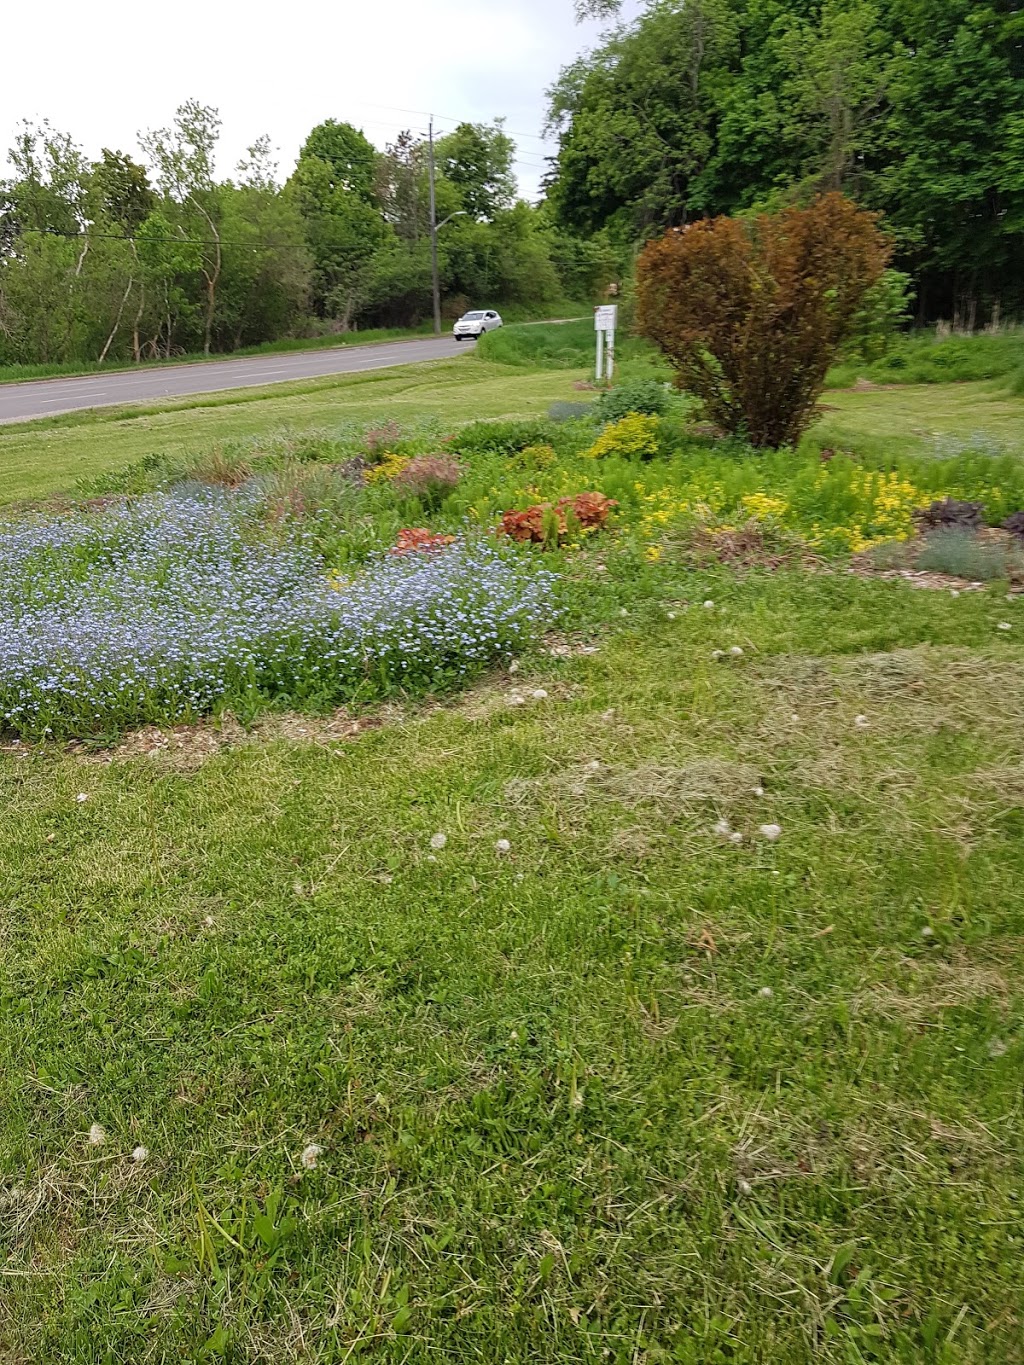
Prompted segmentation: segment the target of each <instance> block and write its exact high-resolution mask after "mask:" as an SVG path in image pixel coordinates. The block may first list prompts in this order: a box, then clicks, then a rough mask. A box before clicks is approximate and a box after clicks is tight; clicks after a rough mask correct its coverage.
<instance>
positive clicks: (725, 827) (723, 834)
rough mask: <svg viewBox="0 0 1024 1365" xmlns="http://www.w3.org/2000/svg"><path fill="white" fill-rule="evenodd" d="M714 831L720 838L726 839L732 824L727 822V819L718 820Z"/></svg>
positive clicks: (730, 831)
mask: <svg viewBox="0 0 1024 1365" xmlns="http://www.w3.org/2000/svg"><path fill="white" fill-rule="evenodd" d="M715 833H716V834H717V835H718V837H719V838H720V839H728V837H729V835H730V834H731V833H732V825H730V824H729V821H728V820H719V822H718V824H717V825H716V826H715Z"/></svg>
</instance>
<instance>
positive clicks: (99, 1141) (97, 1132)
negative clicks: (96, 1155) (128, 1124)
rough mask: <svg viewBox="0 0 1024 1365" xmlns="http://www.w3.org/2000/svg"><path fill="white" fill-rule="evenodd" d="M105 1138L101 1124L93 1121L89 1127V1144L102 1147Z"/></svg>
mask: <svg viewBox="0 0 1024 1365" xmlns="http://www.w3.org/2000/svg"><path fill="white" fill-rule="evenodd" d="M106 1140H107V1134H106V1131H105V1129H104V1128H103V1126H102V1124H99V1123H94V1124H93V1125H92V1127H91V1128H90V1129H89V1146H90V1147H102V1146H103V1144H104V1143H105V1142H106Z"/></svg>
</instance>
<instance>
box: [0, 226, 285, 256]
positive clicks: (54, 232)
mask: <svg viewBox="0 0 1024 1365" xmlns="http://www.w3.org/2000/svg"><path fill="white" fill-rule="evenodd" d="M29 235H31V236H34V237H68V238H71V239H72V240H79V239H81V238H82V237H89V238H97V239H103V240H104V241H108V242H136V243H137V242H142V243H146V242H171V243H173V244H174V245H175V246H243V247H251V248H252V250H253V251H255V250H256V249H257V247H261V246H262V247H269V248H272V249H273V250H275V251H280V250H281V249H282V248H287V247H295V246H299V245H301V243H298V242H236V241H232V240H231V239H230V238H228V237H219V238H218V237H156V236H150V234H149V233H146V235H145V236H144V237H126V236H125V235H124V233H120V232H90V231H88V230H82V231H78V232H65V231H64V230H63V229H62V228H19V229H18V231H17V232H16V233H15V236H18V237H27V236H29Z"/></svg>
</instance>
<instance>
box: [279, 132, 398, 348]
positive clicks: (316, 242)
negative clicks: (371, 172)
mask: <svg viewBox="0 0 1024 1365" xmlns="http://www.w3.org/2000/svg"><path fill="white" fill-rule="evenodd" d="M330 126H331V129H332V131H333V132H335V133H338V134H339V137H340V133H341V132H343V131H344V130H346V129H348V125H339V124H333V125H330ZM326 127H328V125H326V124H322V125H321V129H323V128H326ZM316 131H318V130H314V132H316ZM349 131H354V130H349ZM359 136H360V137H361V136H362V134H359ZM311 141H314V139H313V138H312V137H311V138H310V139H307V142H306V147H309V145H310V143H311ZM319 141H320V144H321V145H322V143H323V142H324V139H322V138H321V139H320V140H319ZM364 141H365V139H364ZM367 145H369V144H367ZM346 165H347V163H346ZM364 190H365V186H364V185H362V183H361V182H360V183H359V184H357V185H354V184H353V183H352V180H351V177H350V176H349V175H348V173H347V170H346V169H345V167H341V168H339V161H338V160H337V159H335V160H326V159H324V158H322V157H319V156H316V155H314V154H312V153H308V154H307V152H306V151H305V150H304V151H303V154H302V155H301V156H300V157H299V160H298V164H297V165H296V167H295V170H294V172H293V173H292V176H291V178H290V180H289V181H288V185H287V193H288V197H289V198H290V200H291V202H292V203H293V204H294V205H295V207H296V209H297V210H298V213H299V214H300V215H301V218H302V221H303V223H304V225H305V233H306V241H307V243H308V246H309V251H310V254H311V257H312V262H313V298H314V304H315V307H316V309H317V312H318V313H320V315H321V316H323V317H336V318H337V319H338V320H339V322H340V325H341V327H342V329H343V330H347V329H348V328H349V327H350V326H351V325H352V323H353V321H354V319H355V316H356V314H357V312H358V310H359V308H360V307H361V305H362V304H363V303H364V302H365V300H366V297H367V294H368V291H369V288H370V275H371V271H370V262H371V261H372V258H373V256H374V254H375V253H376V252H377V251H378V250H379V249H380V248H381V247H382V245H383V242H384V238H385V224H384V221H383V218H382V215H381V213H380V210H379V209H378V208H377V207H376V205H375V204H374V203H373V202H372V199H371V198H368V197H367V195H366V193H365V192H364Z"/></svg>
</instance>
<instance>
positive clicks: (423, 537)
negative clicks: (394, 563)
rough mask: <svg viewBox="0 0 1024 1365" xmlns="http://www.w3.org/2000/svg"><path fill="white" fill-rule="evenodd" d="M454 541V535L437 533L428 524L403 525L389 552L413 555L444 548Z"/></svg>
mask: <svg viewBox="0 0 1024 1365" xmlns="http://www.w3.org/2000/svg"><path fill="white" fill-rule="evenodd" d="M454 543H455V537H454V536H445V535H441V534H439V533H438V534H435V532H433V531H431V530H429V528H428V527H426V526H403V527H402V529H401V530H400V531H399V533H398V539H397V540H396V541H395V543H394V545H392V547H391V549H390V550H389V551H388V554H392V555H411V554H417V553H419V552H420V551H423V550H427V551H429V550H443V549H444V548H445V547H446V546H447V545H454Z"/></svg>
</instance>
